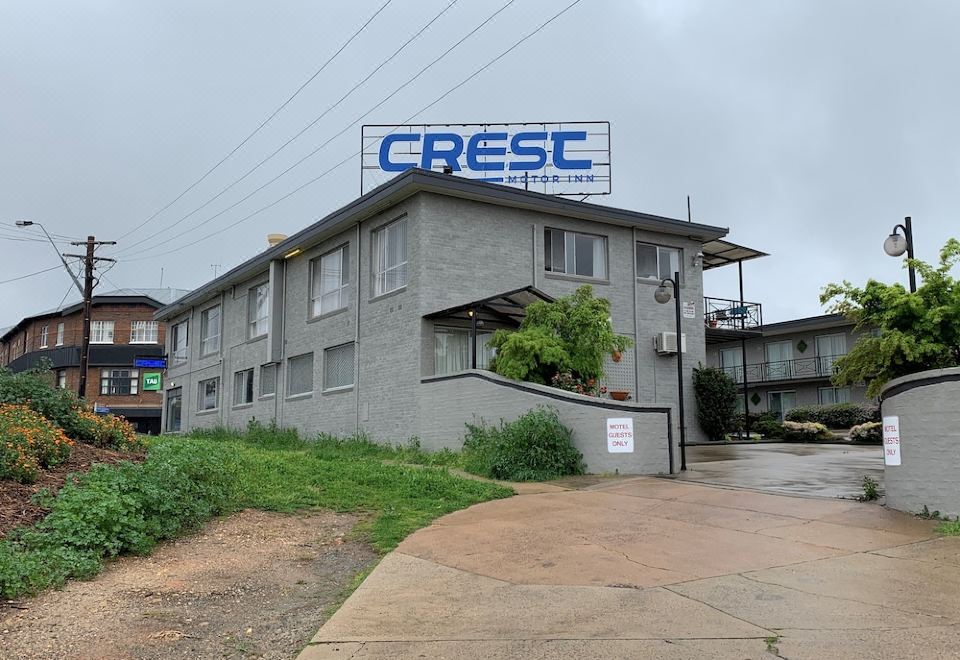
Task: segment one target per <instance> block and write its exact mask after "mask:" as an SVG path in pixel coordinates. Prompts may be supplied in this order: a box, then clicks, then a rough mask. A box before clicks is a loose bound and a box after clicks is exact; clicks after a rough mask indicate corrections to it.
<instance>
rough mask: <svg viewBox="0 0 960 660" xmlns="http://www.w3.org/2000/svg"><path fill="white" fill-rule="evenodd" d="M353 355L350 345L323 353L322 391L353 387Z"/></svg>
mask: <svg viewBox="0 0 960 660" xmlns="http://www.w3.org/2000/svg"><path fill="white" fill-rule="evenodd" d="M353 354H354V350H353V344H352V343H350V344H344V345H343V346H334V347H333V348H328V349H327V350H325V351H324V352H323V389H325V390H335V389H339V388H341V387H353Z"/></svg>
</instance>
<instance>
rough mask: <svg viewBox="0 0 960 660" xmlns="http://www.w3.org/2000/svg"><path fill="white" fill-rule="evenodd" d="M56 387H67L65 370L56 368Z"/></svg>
mask: <svg viewBox="0 0 960 660" xmlns="http://www.w3.org/2000/svg"><path fill="white" fill-rule="evenodd" d="M57 387H59V388H60V389H61V390H65V389H67V370H66V369H57Z"/></svg>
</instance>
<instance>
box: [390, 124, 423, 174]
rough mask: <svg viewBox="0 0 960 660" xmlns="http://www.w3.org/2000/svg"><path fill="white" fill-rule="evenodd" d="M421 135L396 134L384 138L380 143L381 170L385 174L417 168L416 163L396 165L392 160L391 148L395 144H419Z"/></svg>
mask: <svg viewBox="0 0 960 660" xmlns="http://www.w3.org/2000/svg"><path fill="white" fill-rule="evenodd" d="M419 141H420V136H419V135H411V134H408V133H394V134H393V135H388V136H386V137H385V138H383V142H381V143H380V169H381V170H383V171H384V172H405V171H406V170H409V169H410V168H411V167H416V166H417V164H416V163H395V162H393V161H392V160H390V148H391V147H392V146H393V143H394V142H419Z"/></svg>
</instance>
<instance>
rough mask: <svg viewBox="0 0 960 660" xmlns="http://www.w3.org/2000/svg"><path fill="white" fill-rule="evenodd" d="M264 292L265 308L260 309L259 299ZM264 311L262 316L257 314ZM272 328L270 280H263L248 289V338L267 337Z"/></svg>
mask: <svg viewBox="0 0 960 660" xmlns="http://www.w3.org/2000/svg"><path fill="white" fill-rule="evenodd" d="M261 291H262V292H263V309H262V310H258V305H257V301H258V300H259V299H260V297H261V296H260V292H261ZM260 311H262V314H263V315H262V316H257V314H258V312H260ZM269 330H270V282H262V283H260V284H257V285H256V286H252V287H250V288H249V289H248V290H247V339H258V338H259V337H265V336H266V334H267V332H268V331H269Z"/></svg>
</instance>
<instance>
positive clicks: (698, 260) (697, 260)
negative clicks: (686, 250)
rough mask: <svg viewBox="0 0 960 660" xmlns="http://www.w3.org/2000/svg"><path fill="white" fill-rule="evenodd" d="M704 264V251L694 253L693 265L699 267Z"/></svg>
mask: <svg viewBox="0 0 960 660" xmlns="http://www.w3.org/2000/svg"><path fill="white" fill-rule="evenodd" d="M702 265H703V251H700V252H697V253H696V254H695V255H693V267H694V268H697V267H699V266H702Z"/></svg>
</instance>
